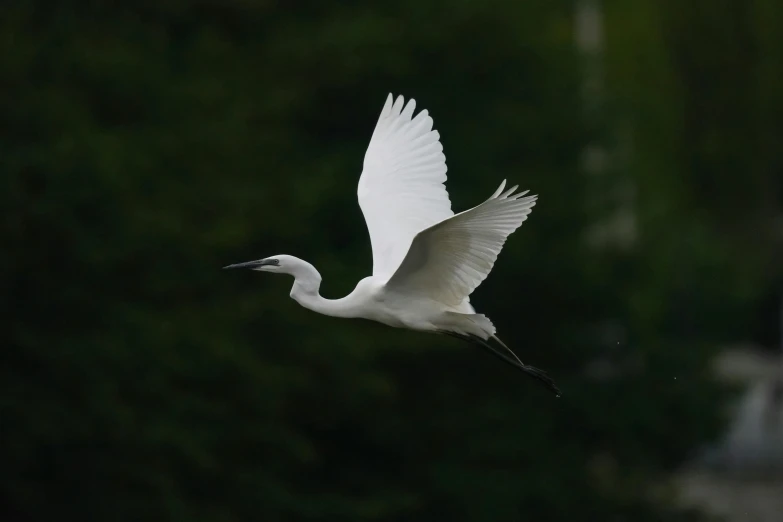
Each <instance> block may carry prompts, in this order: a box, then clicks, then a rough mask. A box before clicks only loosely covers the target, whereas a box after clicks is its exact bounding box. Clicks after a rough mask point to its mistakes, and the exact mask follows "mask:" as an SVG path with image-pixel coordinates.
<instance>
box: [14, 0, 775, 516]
mask: <svg viewBox="0 0 783 522" xmlns="http://www.w3.org/2000/svg"><path fill="white" fill-rule="evenodd" d="M604 7H605V16H606V31H607V47H606V56H605V63H604V64H603V68H604V70H605V82H606V93H605V96H604V98H605V99H604V101H603V102H602V105H601V106H600V110H599V111H598V113H597V114H598V115H599V116H598V117H597V118H588V117H585V112H584V110H583V103H582V102H583V98H582V90H581V81H582V77H581V74H582V67H581V64H582V60H581V58H582V57H581V56H580V55H579V53H578V52H577V50H576V48H575V46H574V41H573V8H574V6H573V5H572V2H566V1H554V2H553V1H551V0H531V1H527V2H513V1H510V0H487V1H484V2H473V1H466V0H457V1H452V2H426V3H425V2H416V1H413V0H411V1H403V2H390V1H383V2H374V3H372V4H367V3H361V2H341V3H336V2H330V3H326V2H313V1H310V2H296V3H294V2H290V3H281V2H273V1H271V0H231V1H222V2H218V1H209V0H201V1H196V0H190V1H186V0H179V1H168V2H151V1H148V0H139V1H137V2H116V3H102V2H74V1H59V2H50V3H43V2H11V3H7V4H5V5H4V7H2V15H1V16H0V93H2V96H1V97H0V111H2V119H0V158H1V159H0V166H1V168H2V186H3V189H2V190H1V191H0V198H1V199H0V201H1V203H2V204H1V205H0V218H1V219H0V227H2V228H1V230H2V236H0V237H2V245H3V249H2V252H3V255H2V256H0V274H1V275H0V284H2V290H3V296H4V297H5V299H4V301H5V306H4V313H3V317H4V319H5V321H4V326H3V328H2V330H0V331H2V339H3V344H2V347H3V357H2V362H3V364H2V367H0V382H1V383H2V385H1V388H0V390H1V391H2V393H1V394H0V415H1V417H0V423H2V424H1V425H0V501H1V502H0V509H2V512H0V515H2V518H3V520H8V521H11V522H18V521H27V520H35V521H38V520H47V521H49V520H58V521H67V520H74V521H76V520H78V521H81V522H84V521H91V520H96V521H98V520H100V521H106V520H117V521H126V520H127V521H139V520H183V521H191V520H192V521H203V522H213V521H214V522H218V521H220V522H224V521H225V522H233V521H244V520H264V521H265V522H274V521H286V522H288V521H313V520H319V521H320V520H335V521H338V520H339V521H359V520H362V521H366V520H405V521H407V522H413V521H432V520H450V521H454V522H457V521H481V520H492V521H495V522H501V521H517V520H534V521H559V520H562V521H566V520H567V521H569V522H573V521H577V520H585V521H596V520H608V521H621V520H634V521H636V522H644V521H660V520H680V519H681V520H694V519H695V518H696V515H694V514H689V513H681V512H676V511H674V510H673V509H672V508H671V507H670V506H668V505H667V504H666V503H665V502H662V501H660V500H651V498H650V489H651V488H653V487H655V486H657V485H659V484H660V483H661V481H663V480H664V479H665V473H666V472H668V471H671V470H672V469H674V468H675V467H676V466H678V465H679V464H681V463H682V462H683V459H684V458H686V457H687V456H689V455H691V454H692V452H693V451H694V450H695V448H696V447H697V445H698V444H700V443H701V442H703V441H705V440H707V439H708V438H709V437H711V436H713V435H714V434H715V429H716V427H717V426H718V425H719V416H718V404H719V403H718V398H719V397H720V396H721V390H720V389H719V388H718V387H717V386H716V385H715V384H714V383H713V382H712V381H711V379H710V378H709V376H708V372H707V367H706V363H707V362H708V360H709V357H710V356H711V355H712V354H714V352H715V343H717V342H723V341H727V340H732V339H737V338H742V336H744V335H747V333H748V332H749V331H751V330H752V328H754V327H755V325H754V323H753V321H754V312H755V309H754V306H755V303H758V302H759V300H760V299H763V298H765V296H766V295H767V293H768V291H769V287H770V284H771V283H772V282H774V281H776V280H780V278H781V265H780V263H779V259H780V257H779V254H780V241H779V238H778V240H775V237H774V236H773V231H774V230H773V227H772V226H771V225H770V222H771V216H778V215H779V214H780V209H781V196H782V195H783V194H782V193H781V175H780V174H781V168H782V167H783V163H781V155H780V152H779V144H780V143H781V138H783V135H782V134H783V128H782V127H781V121H783V118H781V117H780V116H781V109H783V94H781V93H783V88H781V87H783V75H781V67H780V64H781V63H783V62H781V60H780V58H781V57H782V56H783V37H781V34H783V31H781V29H783V7H781V6H780V4H779V3H776V2H773V1H772V0H755V1H751V2H749V1H739V0H736V1H735V0H721V1H719V2H706V1H700V2H695V3H689V4H688V5H685V4H683V3H681V2H674V1H667V2H653V1H651V0H636V1H633V2H627V1H626V2H621V1H609V0H608V1H606V2H604ZM707 15H709V16H707ZM390 91H391V92H394V93H395V94H397V93H401V94H403V95H405V96H407V97H414V98H416V99H417V100H418V101H419V106H420V107H426V108H427V109H428V110H429V111H430V112H431V114H433V116H434V118H435V122H436V127H437V128H438V129H439V130H440V132H441V135H442V141H443V143H444V147H445V152H446V154H447V158H448V164H449V167H450V170H449V179H450V181H449V184H448V187H449V190H450V193H451V195H452V201H453V203H454V207H455V209H460V210H461V209H464V208H467V207H468V206H471V205H474V204H476V203H478V202H479V201H481V199H483V198H484V197H487V196H488V195H489V194H491V192H492V191H493V190H494V189H495V187H496V186H497V184H498V183H499V181H500V180H501V179H503V178H509V180H514V182H515V183H516V182H519V183H521V185H522V186H523V187H525V188H530V189H531V190H532V191H533V192H534V193H538V194H540V195H541V199H540V203H539V205H538V206H537V207H536V210H535V212H534V213H533V215H532V217H531V219H530V220H529V221H528V222H527V223H526V224H525V226H524V227H523V228H522V229H521V230H520V231H519V232H517V234H515V235H514V236H513V238H512V240H511V241H510V242H509V243H508V244H507V246H506V248H505V250H504V252H503V255H502V256H501V257H500V260H499V262H498V264H497V265H496V268H495V270H494V271H493V274H492V276H491V277H490V278H489V279H488V280H487V282H486V283H484V284H483V285H482V287H481V288H480V289H479V290H478V291H477V292H476V294H475V297H474V298H473V303H474V304H475V306H476V307H477V308H478V309H479V310H480V311H482V312H484V313H487V314H488V315H489V316H490V317H492V319H493V321H494V322H495V324H496V325H497V326H498V328H499V332H500V334H501V336H502V337H503V338H504V339H505V340H506V341H507V342H508V343H509V344H510V345H511V346H513V347H516V348H517V350H518V352H519V353H520V355H521V356H522V357H523V358H524V359H526V360H527V361H529V362H530V363H531V364H535V365H536V366H540V367H542V368H545V369H547V370H548V371H549V373H550V374H552V375H553V376H554V377H555V378H556V380H557V381H558V383H559V384H561V387H562V388H563V390H564V396H563V398H561V399H559V400H555V399H553V398H552V397H551V396H550V395H548V394H547V393H546V392H545V391H544V390H541V389H539V388H537V387H535V386H533V385H531V384H530V382H528V381H527V380H524V379H521V378H520V376H519V375H518V374H516V373H514V372H512V371H509V370H507V369H506V368H504V367H502V366H500V365H498V364H497V363H496V361H495V360H494V359H491V358H488V357H485V356H484V355H483V354H481V353H479V352H478V351H475V350H474V349H473V348H471V347H469V346H467V345H462V344H459V343H458V342H457V341H454V340H451V339H441V338H439V337H436V336H426V335H422V334H416V333H411V332H405V331H400V330H392V329H389V328H387V327H384V326H381V325H376V324H370V323H366V322H362V321H346V320H336V319H331V318H327V317H321V316H318V315H316V314H313V313H311V312H309V311H306V310H304V309H302V308H300V307H298V306H297V305H296V303H294V302H293V301H291V300H290V299H289V298H288V296H287V292H288V288H289V285H290V280H286V279H284V278H280V277H272V276H266V277H264V276H263V275H260V274H255V273H246V274H236V273H230V274H229V273H223V272H221V271H220V267H221V266H223V265H225V264H228V263H230V262H236V261H244V260H249V259H255V258H259V257H262V256H267V255H273V254H278V253H290V254H293V255H297V256H299V257H303V258H305V259H308V260H309V261H311V262H312V263H313V264H314V265H315V266H317V267H318V268H319V270H320V271H321V273H322V274H323V275H324V285H323V287H322V292H323V293H324V294H325V295H327V296H330V297H334V296H338V295H344V294H347V293H348V292H350V291H351V290H352V288H353V285H354V284H355V283H356V282H357V281H358V280H359V279H360V278H362V277H364V276H365V275H368V274H369V273H370V269H371V254H370V247H369V239H368V237H367V235H366V229H365V225H364V221H363V218H362V215H361V212H360V209H359V207H358V204H357V202H356V196H355V190H356V183H357V180H358V176H359V173H360V170H361V164H362V158H363V154H364V150H365V148H366V145H367V142H368V140H369V137H370V134H371V132H372V128H373V125H374V124H375V121H376V118H377V115H378V113H379V111H380V109H381V106H382V103H383V101H384V98H385V96H386V94H387V93H388V92H390ZM588 143H598V144H600V145H601V146H602V147H605V148H606V149H607V150H609V151H620V152H612V154H610V157H611V159H612V161H611V162H610V164H611V165H612V167H611V168H608V169H606V170H605V172H604V173H603V174H602V175H601V176H599V177H596V176H588V175H586V174H585V172H584V168H583V166H582V163H581V158H582V152H583V150H584V147H585V145H586V144H588ZM628 143H630V146H628ZM624 150H628V151H630V152H628V153H627V154H623V153H622V151H624ZM628 183H631V184H632V186H633V187H635V189H634V191H633V192H632V194H633V196H632V198H631V199H632V201H633V205H634V209H635V215H636V221H635V222H636V230H637V239H636V241H635V242H634V243H633V246H632V247H631V248H620V247H613V246H611V245H610V246H604V247H601V248H598V247H595V246H591V244H590V243H589V242H588V241H586V240H585V237H586V236H587V235H588V234H589V231H590V230H591V229H592V228H593V227H594V226H596V225H597V224H598V225H600V223H601V222H602V220H604V219H607V216H611V215H612V213H613V212H614V211H615V210H616V209H617V207H619V206H621V205H620V203H618V201H619V200H618V199H617V198H616V197H614V196H613V194H615V192H617V191H618V190H619V189H620V188H622V187H623V186H626V185H627V184H628ZM773 259H777V260H778V262H777V263H775V262H771V260H773ZM597 360H601V361H604V362H607V361H608V362H610V363H612V364H613V366H614V367H616V368H619V370H617V372H616V375H614V376H613V377H611V378H606V379H597V378H594V377H591V376H590V375H591V374H590V373H589V372H587V371H586V370H587V369H588V368H590V367H591V366H590V365H591V364H595V362H596V361H597ZM675 378H676V379H675Z"/></svg>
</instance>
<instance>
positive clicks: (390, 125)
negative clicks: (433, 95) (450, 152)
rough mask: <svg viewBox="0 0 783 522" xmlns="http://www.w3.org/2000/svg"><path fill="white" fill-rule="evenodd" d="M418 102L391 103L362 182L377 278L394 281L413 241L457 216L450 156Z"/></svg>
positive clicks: (383, 113) (399, 99)
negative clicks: (416, 111)
mask: <svg viewBox="0 0 783 522" xmlns="http://www.w3.org/2000/svg"><path fill="white" fill-rule="evenodd" d="M415 108H416V101H415V100H410V101H409V102H408V104H407V105H405V100H404V99H403V97H402V96H398V97H397V99H396V101H395V100H393V97H392V95H391V94H390V95H389V97H388V98H387V99H386V104H385V105H384V106H383V110H382V111H381V115H380V117H379V118H378V123H377V124H376V125H375V130H374V131H373V134H372V138H371V139H370V145H369V147H368V148H367V153H366V154H365V156H364V168H363V170H362V175H361V177H360V178H359V188H358V191H357V192H358V196H359V206H360V207H361V209H362V213H363V214H364V219H365V221H366V222H367V228H368V230H369V232H370V241H371V242H372V257H373V270H372V272H373V276H380V277H384V278H387V279H388V278H389V277H391V275H392V274H393V273H394V271H395V270H396V269H397V267H399V266H400V263H401V262H402V259H403V257H405V253H406V252H407V251H408V248H409V247H410V245H411V241H412V240H413V237H414V236H415V235H416V234H417V233H418V232H420V231H421V230H424V229H425V228H427V227H429V226H431V225H434V224H435V223H438V222H439V221H442V220H444V219H446V218H448V217H450V216H452V215H454V213H453V212H452V211H451V201H449V195H448V193H447V192H446V187H445V186H444V185H443V183H444V182H445V181H446V157H445V156H444V155H443V146H442V145H441V143H440V135H439V134H438V132H437V131H434V130H432V118H431V117H430V116H429V115H428V114H427V111H426V110H423V111H421V112H419V114H417V115H416V117H415V118H411V116H413V110H414V109H415Z"/></svg>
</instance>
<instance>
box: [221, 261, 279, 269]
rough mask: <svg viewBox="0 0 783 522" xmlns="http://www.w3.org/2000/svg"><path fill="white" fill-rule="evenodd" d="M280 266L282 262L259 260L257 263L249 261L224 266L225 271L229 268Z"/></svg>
mask: <svg viewBox="0 0 783 522" xmlns="http://www.w3.org/2000/svg"><path fill="white" fill-rule="evenodd" d="M279 264H280V261H278V260H277V259H259V260H257V261H247V262H246V263H234V264H233V265H228V266H224V267H223V270H227V269H229V268H250V269H253V268H258V267H261V266H270V265H271V266H277V265H279Z"/></svg>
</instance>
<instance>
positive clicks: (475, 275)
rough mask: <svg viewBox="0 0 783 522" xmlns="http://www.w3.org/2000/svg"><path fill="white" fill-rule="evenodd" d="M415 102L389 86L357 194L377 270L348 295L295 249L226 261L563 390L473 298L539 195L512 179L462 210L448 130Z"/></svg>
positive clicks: (344, 312)
mask: <svg viewBox="0 0 783 522" xmlns="http://www.w3.org/2000/svg"><path fill="white" fill-rule="evenodd" d="M415 107H416V102H415V101H414V100H410V101H408V103H407V104H405V102H404V99H403V97H402V96H398V97H397V99H396V100H394V98H393V97H392V95H391V94H390V95H389V97H388V98H387V100H386V103H385V105H384V106H383V109H382V111H381V115H380V117H379V118H378V122H377V124H376V126H375V130H374V131H373V134H372V138H371V139H370V144H369V146H368V148H367V152H366V154H365V157H364V169H363V171H362V175H361V177H360V178H359V187H358V190H357V195H358V198H359V205H360V207H361V209H362V213H363V214H364V218H365V221H366V222H367V228H368V230H369V232H370V242H371V244H372V254H373V271H372V276H371V277H366V278H364V279H362V280H361V281H359V284H357V285H356V288H355V289H354V291H353V292H351V293H350V294H349V295H348V296H346V297H344V298H342V299H334V300H332V299H324V298H323V297H321V296H320V295H319V293H318V290H319V287H320V284H321V275H320V274H319V273H318V271H317V270H316V269H315V267H313V266H312V265H311V264H310V263H307V262H306V261H303V260H301V259H299V258H296V257H293V256H288V255H276V256H272V257H267V258H264V259H259V260H257V261H250V262H247V263H237V264H234V265H229V266H227V267H225V268H250V269H253V270H258V271H265V272H279V273H285V274H289V275H293V276H294V285H293V287H292V289H291V297H292V298H293V299H295V300H296V301H297V302H298V303H299V304H301V305H302V306H304V307H305V308H309V309H311V310H314V311H316V312H319V313H322V314H326V315H331V316H335V317H358V318H364V319H369V320H373V321H378V322H381V323H384V324H387V325H389V326H393V327H398V328H409V329H412V330H420V331H425V332H435V333H442V334H447V335H452V336H455V337H459V338H462V339H465V340H469V341H472V342H475V343H477V344H478V345H480V346H482V347H483V348H485V349H487V350H489V351H490V352H491V353H492V354H493V355H495V356H497V357H499V358H501V359H502V360H504V361H505V362H507V363H509V364H511V365H513V366H515V367H516V368H518V369H520V370H522V371H523V372H525V373H526V374H528V375H531V376H533V377H535V378H537V379H539V380H540V381H542V382H544V383H545V384H546V385H547V386H548V387H549V388H550V389H551V390H553V391H554V392H555V393H557V394H558V395H559V390H558V389H557V386H555V384H554V382H553V381H552V380H551V379H550V378H549V377H548V376H547V375H546V373H544V372H543V371H541V370H539V369H537V368H534V367H532V366H528V365H525V364H523V363H522V362H521V361H520V360H519V359H518V358H517V357H516V355H515V354H514V353H513V352H512V351H511V350H510V349H509V348H508V347H507V346H506V345H505V344H504V343H503V342H501V341H500V339H498V338H497V337H496V336H495V327H494V325H493V324H492V322H491V321H490V320H489V319H488V318H487V317H486V316H484V315H482V314H477V313H476V312H475V310H474V309H473V307H472V306H471V305H470V302H469V296H470V294H471V293H472V292H473V291H474V290H475V289H476V288H477V287H478V286H479V285H480V284H481V282H482V281H484V279H486V277H487V275H489V272H490V271H491V270H492V267H493V265H494V264H495V260H496V259H497V257H498V254H500V251H501V249H502V248H503V244H504V243H505V242H506V239H507V238H508V236H509V235H510V234H511V233H512V232H514V231H515V230H516V229H517V228H519V226H520V225H522V223H523V222H524V221H525V219H527V216H528V214H530V212H531V211H532V209H533V206H534V205H535V204H536V198H537V196H526V195H525V194H527V191H525V192H521V193H517V192H515V191H516V189H517V186H514V187H512V188H510V189H508V190H504V189H505V185H506V182H505V180H504V181H503V182H502V183H501V184H500V187H499V188H498V189H497V190H496V191H495V193H494V194H492V196H490V197H489V198H488V199H487V200H486V201H484V202H483V203H481V204H480V205H478V206H476V207H473V208H472V209H470V210H466V211H464V212H461V213H459V214H456V215H455V214H454V213H453V212H452V210H451V202H450V201H449V195H448V192H447V191H446V187H445V186H444V183H445V181H446V157H445V156H444V155H443V146H442V145H441V143H440V135H439V134H438V132H437V131H436V130H433V128H432V126H433V121H432V118H431V117H430V116H429V114H428V113H427V111H426V110H423V111H421V112H419V113H418V114H417V115H416V116H415V117H414V116H413V112H414V109H415ZM490 340H491V341H493V342H495V343H497V344H498V345H499V348H498V347H496V346H494V345H492V344H490V342H489V341H490ZM501 348H502V350H501ZM503 350H505V351H503Z"/></svg>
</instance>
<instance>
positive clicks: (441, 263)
mask: <svg viewBox="0 0 783 522" xmlns="http://www.w3.org/2000/svg"><path fill="white" fill-rule="evenodd" d="M505 186H506V181H505V180H503V183H502V184H501V185H500V188H498V190H497V191H495V193H494V194H493V195H492V196H491V197H490V198H489V199H488V200H486V201H485V202H483V203H482V204H480V205H478V206H477V207H474V208H472V209H470V210H466V211H465V212H461V213H459V214H457V215H455V216H453V217H451V218H448V219H446V220H444V221H441V222H440V223H437V224H435V225H433V226H431V227H429V228H427V229H426V230H423V231H421V232H419V233H418V234H417V235H416V237H415V238H414V240H413V243H412V244H411V247H410V250H409V251H408V253H407V254H406V255H405V259H404V260H403V261H402V263H401V265H400V267H399V268H398V269H397V271H396V272H395V273H394V275H393V276H392V277H391V278H390V279H389V281H388V282H387V283H386V288H387V289H389V290H391V291H395V292H401V293H405V294H406V295H417V296H421V297H427V298H430V299H434V300H436V301H438V302H441V303H443V304H445V305H447V306H458V305H460V303H462V302H463V301H465V299H466V298H467V297H468V296H469V295H470V294H471V293H472V292H473V291H474V290H475V289H476V287H478V285H480V284H481V282H482V281H484V279H486V277H487V275H488V274H489V272H490V270H492V267H493V265H494V264H495V260H496V259H497V257H498V254H499V253H500V251H501V249H502V248H503V244H504V243H505V242H506V238H508V236H509V235H510V234H511V233H512V232H514V231H515V230H516V229H517V228H519V226H520V225H522V222H524V221H525V219H527V215H528V214H530V212H531V211H532V208H533V206H534V205H535V204H536V198H537V197H538V196H527V197H523V196H524V195H525V194H527V191H525V192H521V193H518V194H514V191H515V190H516V189H517V187H513V188H511V189H509V190H507V191H506V192H503V189H504V188H505Z"/></svg>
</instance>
